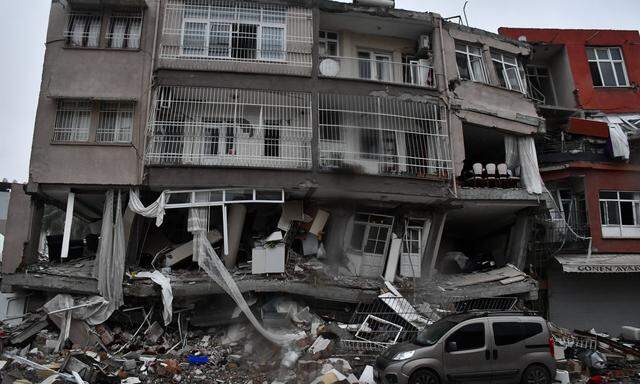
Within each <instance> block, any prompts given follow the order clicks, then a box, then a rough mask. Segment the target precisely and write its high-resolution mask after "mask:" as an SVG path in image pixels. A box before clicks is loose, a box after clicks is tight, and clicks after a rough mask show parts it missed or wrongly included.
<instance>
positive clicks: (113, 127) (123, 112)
mask: <svg viewBox="0 0 640 384" xmlns="http://www.w3.org/2000/svg"><path fill="white" fill-rule="evenodd" d="M134 107H135V104H134V103H133V102H117V101H114V102H106V101H103V102H101V103H100V120H99V124H98V130H97V132H96V140H97V141H98V142H103V143H130V142H131V132H132V130H133V113H134Z"/></svg>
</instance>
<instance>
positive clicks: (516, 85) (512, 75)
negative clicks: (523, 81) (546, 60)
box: [506, 66, 522, 92]
mask: <svg viewBox="0 0 640 384" xmlns="http://www.w3.org/2000/svg"><path fill="white" fill-rule="evenodd" d="M506 72H507V79H508V80H509V88H510V89H513V90H514V91H520V92H522V88H521V87H520V79H519V73H518V68H517V67H511V66H506Z"/></svg>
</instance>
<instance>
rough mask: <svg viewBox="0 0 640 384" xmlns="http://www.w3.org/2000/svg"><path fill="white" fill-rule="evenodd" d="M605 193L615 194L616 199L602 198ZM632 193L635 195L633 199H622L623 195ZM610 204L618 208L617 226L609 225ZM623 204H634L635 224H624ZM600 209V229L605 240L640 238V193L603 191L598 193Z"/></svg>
mask: <svg viewBox="0 0 640 384" xmlns="http://www.w3.org/2000/svg"><path fill="white" fill-rule="evenodd" d="M603 193H615V194H616V198H615V199H614V198H606V197H604V198H603V197H602V194H603ZM623 193H631V194H633V195H634V198H633V199H628V198H622V197H621V194H623ZM610 203H615V205H616V208H617V212H616V213H617V218H618V223H617V224H615V223H614V224H611V223H609V215H608V213H609V206H610ZM622 203H631V204H632V214H633V221H634V224H632V225H630V224H623V223H622V217H623V216H622ZM598 207H599V214H600V227H601V232H602V237H603V238H640V192H638V191H613V190H601V191H599V193H598Z"/></svg>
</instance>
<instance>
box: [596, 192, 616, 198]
mask: <svg viewBox="0 0 640 384" xmlns="http://www.w3.org/2000/svg"><path fill="white" fill-rule="evenodd" d="M600 198H601V199H617V198H618V192H613V191H600Z"/></svg>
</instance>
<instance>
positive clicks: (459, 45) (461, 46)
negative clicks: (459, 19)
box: [456, 43, 467, 52]
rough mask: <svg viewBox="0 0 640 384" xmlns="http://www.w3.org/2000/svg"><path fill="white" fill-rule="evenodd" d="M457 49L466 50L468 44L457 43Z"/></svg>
mask: <svg viewBox="0 0 640 384" xmlns="http://www.w3.org/2000/svg"><path fill="white" fill-rule="evenodd" d="M456 51H461V52H466V51H467V46H466V45H464V44H460V43H456Z"/></svg>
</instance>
